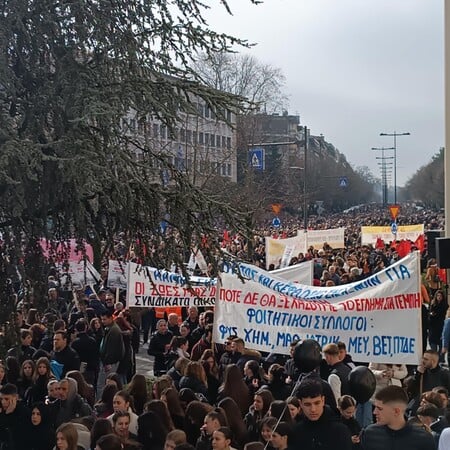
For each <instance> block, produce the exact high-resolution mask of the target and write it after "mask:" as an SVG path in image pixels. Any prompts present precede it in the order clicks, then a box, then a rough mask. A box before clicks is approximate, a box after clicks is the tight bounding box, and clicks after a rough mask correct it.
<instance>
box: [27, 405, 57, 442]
mask: <svg viewBox="0 0 450 450" xmlns="http://www.w3.org/2000/svg"><path fill="white" fill-rule="evenodd" d="M55 443H56V436H55V429H54V428H53V426H52V422H51V417H50V410H49V407H48V406H47V405H46V404H45V403H44V402H37V403H35V404H34V405H33V406H32V408H31V429H30V450H49V449H50V448H53V446H54V445H55Z"/></svg>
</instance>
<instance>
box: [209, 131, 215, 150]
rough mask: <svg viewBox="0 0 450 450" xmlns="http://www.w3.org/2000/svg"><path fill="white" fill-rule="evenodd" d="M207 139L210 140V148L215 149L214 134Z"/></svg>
mask: <svg viewBox="0 0 450 450" xmlns="http://www.w3.org/2000/svg"><path fill="white" fill-rule="evenodd" d="M209 138H210V145H211V147H215V146H216V135H215V134H210V135H209Z"/></svg>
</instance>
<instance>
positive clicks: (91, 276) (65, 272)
mask: <svg viewBox="0 0 450 450" xmlns="http://www.w3.org/2000/svg"><path fill="white" fill-rule="evenodd" d="M60 271H61V272H60V276H61V277H68V276H70V280H71V282H72V284H73V285H75V286H78V287H79V286H90V285H93V284H96V283H98V281H99V280H100V278H101V276H100V274H99V273H98V272H97V270H96V268H95V267H94V266H93V265H92V264H91V263H90V262H89V261H87V260H86V264H85V263H84V261H80V262H73V261H71V262H70V263H69V266H68V267H67V266H66V265H62V266H60ZM64 282H65V281H63V284H64Z"/></svg>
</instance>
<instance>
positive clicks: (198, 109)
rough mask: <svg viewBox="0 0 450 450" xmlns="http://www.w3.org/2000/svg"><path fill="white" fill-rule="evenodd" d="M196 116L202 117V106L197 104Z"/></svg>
mask: <svg viewBox="0 0 450 450" xmlns="http://www.w3.org/2000/svg"><path fill="white" fill-rule="evenodd" d="M197 114H198V115H199V116H200V117H203V105H202V104H201V103H197Z"/></svg>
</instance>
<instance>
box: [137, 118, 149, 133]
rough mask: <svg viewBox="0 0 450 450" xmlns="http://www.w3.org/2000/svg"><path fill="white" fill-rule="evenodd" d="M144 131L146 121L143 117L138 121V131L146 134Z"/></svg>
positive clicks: (145, 129)
mask: <svg viewBox="0 0 450 450" xmlns="http://www.w3.org/2000/svg"><path fill="white" fill-rule="evenodd" d="M146 131H147V122H146V121H145V119H141V120H140V121H139V122H138V133H139V134H146Z"/></svg>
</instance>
